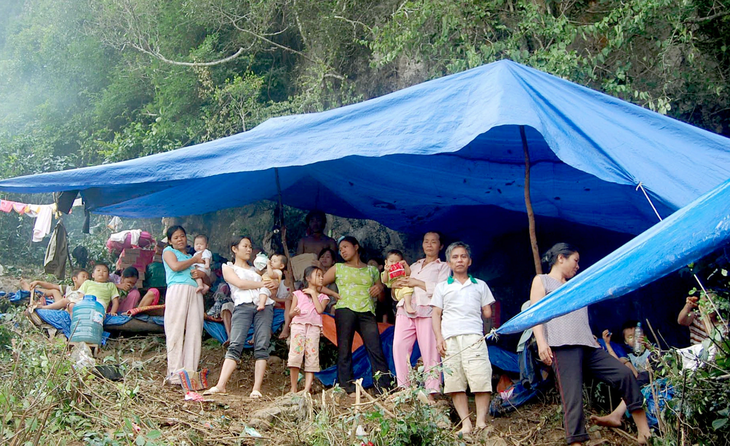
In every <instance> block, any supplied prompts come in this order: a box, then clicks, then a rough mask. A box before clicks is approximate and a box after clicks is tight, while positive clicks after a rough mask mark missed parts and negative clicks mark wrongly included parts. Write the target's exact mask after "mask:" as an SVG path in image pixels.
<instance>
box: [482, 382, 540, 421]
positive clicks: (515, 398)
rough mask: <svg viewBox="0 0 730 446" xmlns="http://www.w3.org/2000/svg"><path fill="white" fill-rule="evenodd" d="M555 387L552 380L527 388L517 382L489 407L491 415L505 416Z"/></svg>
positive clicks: (499, 394)
mask: <svg viewBox="0 0 730 446" xmlns="http://www.w3.org/2000/svg"><path fill="white" fill-rule="evenodd" d="M552 385H553V381H552V380H546V381H541V382H540V383H538V384H537V385H536V386H535V387H531V388H529V389H528V388H526V387H525V386H524V385H523V384H522V382H519V381H518V382H516V383H514V384H513V385H512V386H510V388H508V389H507V390H505V391H504V392H499V393H498V394H497V395H496V396H495V397H494V398H493V399H492V402H491V403H490V405H489V414H490V415H492V416H493V417H496V416H499V415H504V414H507V413H509V412H512V411H514V410H516V409H517V408H518V407H520V406H523V405H525V404H527V403H529V402H530V401H532V400H533V399H534V398H535V397H537V396H538V395H540V394H541V393H545V392H546V391H547V390H548V389H549V388H550V387H551V386H552Z"/></svg>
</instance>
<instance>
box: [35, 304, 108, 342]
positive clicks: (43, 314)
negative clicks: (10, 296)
mask: <svg viewBox="0 0 730 446" xmlns="http://www.w3.org/2000/svg"><path fill="white" fill-rule="evenodd" d="M35 312H36V314H37V315H38V317H40V318H41V320H42V321H43V322H45V323H47V324H48V325H51V326H53V327H54V328H56V329H58V330H60V331H61V333H63V334H64V335H65V336H66V338H67V339H69V338H71V315H69V314H68V312H67V311H66V310H42V309H37V310H35ZM108 338H109V332H106V331H104V332H102V334H101V345H105V344H106V340H107V339H108Z"/></svg>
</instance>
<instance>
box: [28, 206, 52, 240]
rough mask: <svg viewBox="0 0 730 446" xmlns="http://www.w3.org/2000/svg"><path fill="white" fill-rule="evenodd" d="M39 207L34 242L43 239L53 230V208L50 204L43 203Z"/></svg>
mask: <svg viewBox="0 0 730 446" xmlns="http://www.w3.org/2000/svg"><path fill="white" fill-rule="evenodd" d="M39 208H40V209H39V210H38V216H37V217H36V219H35V226H34V227H33V241H34V242H40V241H42V240H43V238H44V237H45V236H47V235H48V233H50V232H51V223H52V221H51V220H53V209H52V207H51V206H50V205H41V206H39Z"/></svg>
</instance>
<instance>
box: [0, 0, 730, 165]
mask: <svg viewBox="0 0 730 446" xmlns="http://www.w3.org/2000/svg"><path fill="white" fill-rule="evenodd" d="M3 8H4V9H3V11H4V12H6V14H0V16H2V18H1V19H0V155H2V157H3V159H7V160H9V161H10V162H5V163H2V167H0V177H3V178H7V177H12V176H17V175H22V174H28V173H37V172H43V171H50V170H59V169H65V168H71V167H78V166H83V165H91V164H99V163H103V162H111V161H118V160H124V159H131V158H135V157H138V156H144V155H148V154H152V153H159V152H163V151H168V150H172V149H175V148H178V147H181V146H186V145H190V144H195V143H199V142H202V141H208V140H211V139H215V138H220V137H223V136H228V135H230V134H234V133H237V132H241V131H246V130H249V129H251V128H252V127H254V126H256V125H258V124H259V123H261V122H263V121H264V120H266V119H268V118H270V117H273V116H281V115H286V114H291V113H302V112H312V111H321V110H326V109H329V108H332V107H337V106H341V105H344V104H349V103H353V102H355V101H359V100H362V99H366V98H369V97H372V96H375V95H381V94H385V93H388V92H391V91H393V90H395V89H398V88H402V87H404V86H408V85H411V84H414V83H417V82H421V81H424V80H426V79H429V78H433V77H437V76H441V75H444V74H448V73H454V72H458V71H462V70H465V69H468V68H472V67H476V66H478V65H481V64H483V63H486V62H491V61H494V60H499V59H503V58H509V59H512V60H515V61H517V62H520V63H524V64H527V65H530V66H533V67H536V68H539V69H542V70H545V71H548V72H550V73H553V74H555V75H558V76H561V77H564V78H567V79H570V80H573V81H576V82H578V83H581V84H585V85H588V86H591V87H593V88H598V89H600V90H603V91H606V92H608V93H610V94H613V95H616V96H619V97H622V98H624V99H627V100H629V101H633V102H636V103H638V104H640V105H642V106H646V107H649V108H652V109H654V110H657V111H659V112H661V113H670V114H672V115H673V116H675V117H678V118H680V119H684V120H686V121H689V122H691V123H693V124H697V125H700V126H704V127H706V128H709V129H711V130H714V131H718V132H722V133H730V129H728V128H727V122H728V118H730V92H728V89H727V83H726V81H725V79H727V78H728V76H730V51H728V48H730V20H728V18H729V17H730V2H729V1H727V0H722V1H711V0H688V1H684V2H675V1H672V0H650V1H645V0H629V1H621V2H619V1H616V0H600V1H591V2H587V1H578V2H558V3H556V2H544V1H537V0H490V1H486V2H485V1H475V0H466V1H461V2H453V1H448V0H411V1H407V2H396V1H394V0H380V1H377V2H356V1H352V0H345V1H341V0H340V1H334V0H317V1H309V2H303V1H301V0H247V1H238V0H204V1H200V2H190V1H187V0H174V1H170V2H158V1H152V0H102V1H96V0H95V1H92V0H60V1H56V0H14V1H12V2H8V3H7V4H6V5H4V6H3ZM233 56H235V57H233ZM216 61H225V62H222V63H216ZM209 63H212V64H209ZM186 64H187V65H186ZM191 64H192V65H191ZM195 64H203V65H197V66H195Z"/></svg>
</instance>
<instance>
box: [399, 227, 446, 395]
mask: <svg viewBox="0 0 730 446" xmlns="http://www.w3.org/2000/svg"><path fill="white" fill-rule="evenodd" d="M422 246H423V253H424V254H425V255H426V258H424V259H420V260H418V261H417V262H415V263H414V264H413V265H411V275H410V277H405V278H403V279H399V280H398V281H396V283H395V284H394V288H400V287H406V286H408V287H411V288H413V290H414V291H413V304H414V305H413V306H414V307H415V310H416V312H415V314H408V313H407V312H406V311H405V308H403V301H400V302H398V306H397V311H396V315H395V332H394V334H393V362H395V374H396V376H397V378H398V386H399V387H408V386H409V385H410V380H409V378H408V372H409V371H410V359H411V353H413V344H414V343H415V342H416V341H418V347H419V349H420V350H421V356H422V357H423V365H424V366H425V369H426V388H427V389H428V391H429V394H433V393H438V392H439V388H440V386H441V373H437V371H433V372H430V370H431V369H432V368H433V367H436V366H438V364H439V362H440V361H441V357H440V356H439V352H438V349H437V346H436V337H435V335H434V333H433V326H432V325H431V296H432V295H433V290H434V289H435V288H436V285H437V284H438V283H439V282H443V281H445V280H446V279H448V278H449V273H450V272H451V270H450V269H449V265H448V263H446V262H442V261H441V260H440V259H439V252H440V251H441V249H442V248H443V247H444V245H443V242H442V236H441V234H440V233H439V232H435V231H434V232H427V233H426V234H424V236H423V245H422ZM432 398H433V397H432V396H430V395H429V399H432Z"/></svg>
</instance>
